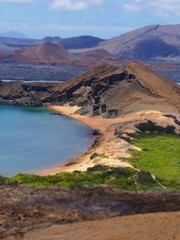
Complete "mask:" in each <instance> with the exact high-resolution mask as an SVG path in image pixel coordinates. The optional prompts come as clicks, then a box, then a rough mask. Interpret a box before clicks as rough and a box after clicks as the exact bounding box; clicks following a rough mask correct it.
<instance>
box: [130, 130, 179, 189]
mask: <svg viewBox="0 0 180 240" xmlns="http://www.w3.org/2000/svg"><path fill="white" fill-rule="evenodd" d="M165 129H166V130H167V129H168V130H169V132H171V130H172V129H173V128H172V127H171V126H168V127H167V128H165ZM170 129H171V130H170ZM131 136H132V135H131ZM131 143H132V144H133V145H136V146H138V147H140V148H141V149H142V150H143V151H141V152H139V151H135V150H131V151H130V152H131V155H132V156H133V157H132V158H130V159H129V162H130V163H131V164H133V166H134V167H136V168H137V169H140V170H141V171H143V170H145V171H148V172H150V173H151V174H153V175H155V177H156V179H157V180H158V181H159V182H160V183H161V184H162V185H164V186H165V187H166V188H167V189H171V190H180V135H177V134H170V133H169V134H167V133H162V134H157V133H149V134H144V133H142V134H136V135H133V140H131Z"/></svg>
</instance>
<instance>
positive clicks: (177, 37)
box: [98, 24, 180, 59]
mask: <svg viewBox="0 0 180 240" xmlns="http://www.w3.org/2000/svg"><path fill="white" fill-rule="evenodd" d="M98 47H99V48H103V49H105V50H106V51H108V52H110V53H111V54H113V55H114V56H116V57H118V58H126V59H156V58H167V57H177V56H180V24H178V25H164V26H160V25H153V26H146V27H143V28H140V29H137V30H134V31H131V32H128V33H126V34H123V35H120V36H119V37H115V38H112V39H110V40H107V41H105V42H102V43H100V44H99V46H98Z"/></svg>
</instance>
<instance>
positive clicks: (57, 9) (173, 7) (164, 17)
mask: <svg viewBox="0 0 180 240" xmlns="http://www.w3.org/2000/svg"><path fill="white" fill-rule="evenodd" d="M176 23H180V0H0V32H7V31H19V32H23V33H25V34H26V35H28V36H29V37H32V38H42V37H44V36H60V37H63V38H64V37H71V36H80V35H94V36H98V37H101V38H111V37H114V36H119V35H120V34H122V33H125V32H128V31H130V30H133V29H136V28H139V27H143V26H145V25H152V24H161V25H163V24H176Z"/></svg>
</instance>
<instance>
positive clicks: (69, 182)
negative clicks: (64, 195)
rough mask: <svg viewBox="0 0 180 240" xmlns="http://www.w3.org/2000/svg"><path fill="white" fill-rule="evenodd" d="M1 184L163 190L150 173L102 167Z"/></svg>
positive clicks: (23, 177) (21, 177) (17, 178)
mask: <svg viewBox="0 0 180 240" xmlns="http://www.w3.org/2000/svg"><path fill="white" fill-rule="evenodd" d="M0 182H1V183H2V182H3V183H4V182H7V183H12V184H25V185H29V186H32V187H42V186H60V187H64V188H71V187H77V186H78V187H85V186H89V187H93V186H102V185H105V186H110V187H113V188H118V189H122V190H147V189H157V190H160V189H161V187H160V186H159V185H158V184H157V182H156V181H154V179H153V178H152V177H151V175H150V174H149V173H148V172H145V171H142V172H138V171H136V170H134V169H132V168H109V167H105V166H100V165H98V166H95V167H93V168H89V169H88V170H87V171H86V172H79V171H75V172H73V173H67V172H63V173H59V174H57V175H55V176H37V175H30V174H18V175H17V176H15V177H12V178H2V179H1V178H0Z"/></svg>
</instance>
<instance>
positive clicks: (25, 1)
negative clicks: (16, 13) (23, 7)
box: [0, 0, 37, 4]
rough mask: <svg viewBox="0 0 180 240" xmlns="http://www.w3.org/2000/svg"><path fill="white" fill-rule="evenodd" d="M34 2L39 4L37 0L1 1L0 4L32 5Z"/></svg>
mask: <svg viewBox="0 0 180 240" xmlns="http://www.w3.org/2000/svg"><path fill="white" fill-rule="evenodd" d="M32 2H37V0H0V3H14V4H21V3H32Z"/></svg>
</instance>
